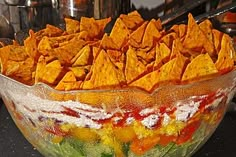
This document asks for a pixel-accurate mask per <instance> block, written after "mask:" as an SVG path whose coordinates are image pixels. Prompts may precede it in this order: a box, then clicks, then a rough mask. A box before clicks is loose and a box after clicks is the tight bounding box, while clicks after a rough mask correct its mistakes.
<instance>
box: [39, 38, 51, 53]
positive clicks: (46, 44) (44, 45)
mask: <svg viewBox="0 0 236 157" xmlns="http://www.w3.org/2000/svg"><path fill="white" fill-rule="evenodd" d="M48 50H52V46H51V43H50V41H49V38H48V37H47V36H45V37H43V38H42V39H41V40H40V42H39V44H38V51H39V52H40V53H41V54H42V55H44V56H46V55H48Z"/></svg>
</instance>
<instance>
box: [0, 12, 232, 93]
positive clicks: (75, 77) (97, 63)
mask: <svg viewBox="0 0 236 157" xmlns="http://www.w3.org/2000/svg"><path fill="white" fill-rule="evenodd" d="M110 20H111V19H110V18H106V19H101V20H95V19H94V18H87V17H82V18H81V20H80V21H76V20H73V19H69V18H66V19H65V23H66V29H65V30H62V29H60V28H57V27H55V26H52V25H47V26H46V28H45V29H42V30H40V31H38V32H33V31H32V30H30V31H29V37H28V38H27V39H26V40H25V41H24V45H23V46H20V45H19V44H18V43H16V42H14V43H13V45H9V46H5V47H3V48H1V49H0V63H1V66H0V68H1V73H2V74H4V75H6V76H9V77H11V78H13V79H15V80H18V81H20V82H23V83H25V84H28V85H33V84H36V83H38V82H43V83H46V84H48V85H50V86H51V87H53V88H55V89H57V90H65V91H68V90H78V89H120V88H127V87H135V88H141V89H144V90H145V91H148V92H152V91H153V90H154V89H155V88H157V87H158V86H160V85H166V84H182V83H189V82H193V81H199V80H204V79H209V78H213V77H216V76H218V75H222V74H224V73H227V72H229V71H232V70H233V69H234V62H235V50H234V48H233V44H232V39H231V38H230V36H229V35H227V34H224V33H222V32H220V31H218V30H216V29H214V28H213V27H212V24H211V22H210V21H209V20H205V21H203V22H201V23H200V24H197V23H196V22H195V20H194V18H193V17H192V15H191V14H189V15H188V24H180V25H174V26H173V27H172V28H171V29H170V30H165V29H163V28H162V25H161V21H160V20H155V19H152V20H150V21H145V20H144V19H143V18H142V17H141V16H140V14H139V13H138V12H137V11H134V12H131V13H129V14H128V15H124V14H122V15H120V17H119V18H118V19H117V20H116V22H115V25H114V27H113V29H112V31H111V33H110V34H106V33H104V28H105V26H106V24H107V23H109V21H110Z"/></svg>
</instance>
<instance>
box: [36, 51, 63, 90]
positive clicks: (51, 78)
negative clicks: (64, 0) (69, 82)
mask: <svg viewBox="0 0 236 157" xmlns="http://www.w3.org/2000/svg"><path fill="white" fill-rule="evenodd" d="M62 71H63V68H62V66H61V63H60V62H59V60H54V61H52V62H50V63H48V64H46V62H45V58H44V57H43V56H41V57H40V58H39V61H38V64H37V67H36V71H35V83H38V82H44V83H47V84H51V85H54V84H57V83H58V79H60V76H61V73H62Z"/></svg>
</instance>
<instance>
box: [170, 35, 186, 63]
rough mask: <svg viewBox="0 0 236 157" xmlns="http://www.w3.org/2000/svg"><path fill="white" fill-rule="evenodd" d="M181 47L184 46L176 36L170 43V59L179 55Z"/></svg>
mask: <svg viewBox="0 0 236 157" xmlns="http://www.w3.org/2000/svg"><path fill="white" fill-rule="evenodd" d="M183 49H184V48H183V45H182V42H181V41H180V38H176V39H175V40H174V41H173V44H172V50H171V55H170V59H173V58H175V57H176V56H178V55H180V54H181V52H182V50H183Z"/></svg>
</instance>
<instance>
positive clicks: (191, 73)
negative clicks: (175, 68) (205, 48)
mask: <svg viewBox="0 0 236 157" xmlns="http://www.w3.org/2000/svg"><path fill="white" fill-rule="evenodd" d="M217 73H218V70H217V68H216V66H215V64H214V63H213V61H212V59H211V57H210V56H209V54H208V53H206V54H200V55H198V56H197V57H196V58H194V59H193V60H192V61H191V62H190V63H189V64H188V65H187V67H186V70H185V71H184V74H183V77H182V81H191V80H194V79H202V78H204V77H208V76H211V75H214V74H217Z"/></svg>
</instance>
